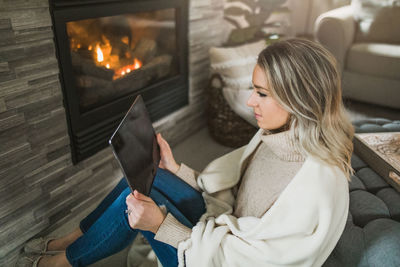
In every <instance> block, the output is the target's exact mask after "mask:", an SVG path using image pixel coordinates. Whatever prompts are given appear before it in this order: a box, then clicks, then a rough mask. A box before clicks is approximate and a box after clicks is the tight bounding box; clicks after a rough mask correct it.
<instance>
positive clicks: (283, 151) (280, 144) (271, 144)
mask: <svg viewBox="0 0 400 267" xmlns="http://www.w3.org/2000/svg"><path fill="white" fill-rule="evenodd" d="M261 140H262V141H263V143H264V144H266V145H267V146H268V148H270V149H271V150H272V152H273V153H274V154H275V155H276V156H277V157H279V158H280V159H282V160H285V161H304V160H305V157H304V156H303V155H302V154H301V152H300V150H299V149H298V148H297V147H296V145H295V143H294V140H293V139H292V138H291V136H290V133H289V131H284V132H280V133H274V134H271V133H269V132H268V131H264V132H263V133H262V134H261Z"/></svg>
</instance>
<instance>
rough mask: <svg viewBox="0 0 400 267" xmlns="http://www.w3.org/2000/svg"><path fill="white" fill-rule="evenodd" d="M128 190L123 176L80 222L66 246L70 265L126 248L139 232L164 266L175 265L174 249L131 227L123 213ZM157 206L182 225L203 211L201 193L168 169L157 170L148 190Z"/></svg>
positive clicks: (190, 225)
mask: <svg viewBox="0 0 400 267" xmlns="http://www.w3.org/2000/svg"><path fill="white" fill-rule="evenodd" d="M130 193H131V191H130V188H129V187H128V184H127V183H126V180H125V179H121V181H120V182H119V183H118V185H117V186H116V187H115V188H114V189H113V190H112V191H111V192H110V193H109V194H108V195H107V196H106V197H105V198H104V199H103V201H102V202H101V203H100V204H99V206H97V208H96V209H95V210H93V211H92V212H91V213H90V214H89V215H88V216H87V217H86V218H84V219H83V220H82V221H81V223H80V228H81V230H82V232H83V233H84V234H83V235H82V236H81V237H79V238H78V239H77V240H76V241H75V242H74V243H72V244H71V245H70V246H68V248H67V249H66V255H67V259H68V261H69V263H70V264H71V265H72V266H74V267H75V266H87V265H89V264H92V263H94V262H96V261H98V260H100V259H103V258H105V257H107V256H110V255H112V254H114V253H117V252H118V251H121V250H122V249H124V248H125V247H127V246H128V245H129V244H130V243H131V242H132V241H133V240H134V239H135V237H136V235H137V233H138V232H139V231H140V232H141V233H142V234H143V236H144V237H145V238H146V239H147V240H148V242H149V244H150V245H151V247H152V248H153V250H154V252H155V254H156V255H157V258H158V259H159V260H160V262H161V263H162V265H163V266H164V267H167V266H177V265H178V259H177V250H176V249H175V248H174V247H172V246H170V245H168V244H166V243H163V242H160V241H157V240H155V239H154V234H153V233H152V232H148V231H142V230H136V229H132V228H131V227H130V226H129V223H128V217H127V215H126V213H125V210H126V208H127V206H126V203H125V199H126V197H127V196H128V195H129V194H130ZM150 197H151V198H152V199H153V200H154V202H156V203H157V204H158V205H165V206H166V208H167V211H168V212H170V213H171V214H172V215H174V216H175V218H176V219H177V220H179V221H180V222H181V223H182V224H184V225H186V226H187V227H190V228H192V227H193V226H194V225H195V224H196V222H197V221H198V220H199V218H200V216H201V215H202V214H203V213H204V212H205V204H204V200H203V197H202V196H201V193H200V192H198V191H196V190H195V189H193V188H192V187H191V186H190V185H188V184H187V183H185V182H184V181H183V180H181V179H180V178H178V177H177V176H175V175H174V174H172V173H170V172H169V171H166V170H163V169H160V168H159V169H158V170H157V174H156V177H155V180H154V183H153V187H152V189H151V192H150Z"/></svg>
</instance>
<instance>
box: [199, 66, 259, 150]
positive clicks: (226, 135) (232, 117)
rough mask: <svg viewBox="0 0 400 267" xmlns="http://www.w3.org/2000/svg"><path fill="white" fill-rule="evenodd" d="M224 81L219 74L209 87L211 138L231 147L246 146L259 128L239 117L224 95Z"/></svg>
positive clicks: (209, 126)
mask: <svg viewBox="0 0 400 267" xmlns="http://www.w3.org/2000/svg"><path fill="white" fill-rule="evenodd" d="M222 88H223V81H222V79H221V76H220V75H219V74H213V75H212V76H211V79H210V82H209V85H208V87H207V92H206V94H207V100H208V101H207V124H208V129H209V131H210V134H211V136H212V137H213V138H214V139H215V140H216V141H217V142H219V143H220V144H222V145H224V146H229V147H235V148H236V147H240V146H243V145H246V144H247V143H248V142H249V141H250V139H251V138H252V137H253V135H254V134H255V133H256V132H257V128H256V127H254V126H253V125H251V124H250V123H248V122H247V121H246V120H244V119H242V118H241V117H240V116H239V115H237V114H236V113H235V112H234V111H233V110H232V109H231V107H230V106H229V104H228V103H227V102H226V100H225V97H224V95H223V94H222Z"/></svg>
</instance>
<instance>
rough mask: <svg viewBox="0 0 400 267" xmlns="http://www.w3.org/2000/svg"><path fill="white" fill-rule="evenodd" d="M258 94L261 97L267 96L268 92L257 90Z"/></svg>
mask: <svg viewBox="0 0 400 267" xmlns="http://www.w3.org/2000/svg"><path fill="white" fill-rule="evenodd" d="M257 94H258V95H259V96H260V97H266V96H267V95H266V94H263V93H261V92H257Z"/></svg>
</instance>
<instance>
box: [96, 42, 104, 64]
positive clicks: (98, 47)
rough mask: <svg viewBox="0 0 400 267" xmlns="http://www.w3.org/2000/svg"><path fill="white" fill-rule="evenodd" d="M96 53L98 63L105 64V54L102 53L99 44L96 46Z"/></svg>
mask: <svg viewBox="0 0 400 267" xmlns="http://www.w3.org/2000/svg"><path fill="white" fill-rule="evenodd" d="M96 53H97V61H98V62H103V60H104V57H103V52H102V51H101V48H100V46H99V44H97V45H96Z"/></svg>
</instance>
